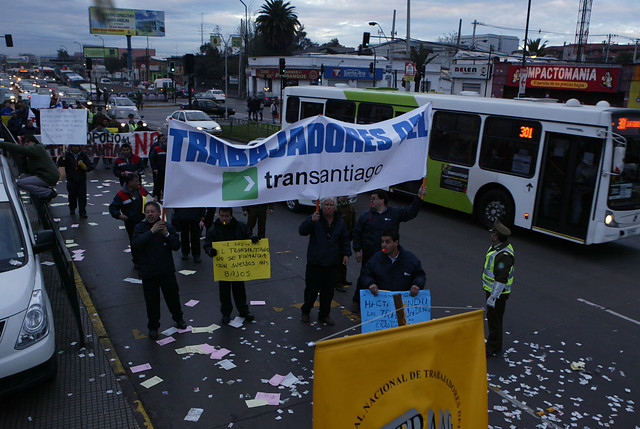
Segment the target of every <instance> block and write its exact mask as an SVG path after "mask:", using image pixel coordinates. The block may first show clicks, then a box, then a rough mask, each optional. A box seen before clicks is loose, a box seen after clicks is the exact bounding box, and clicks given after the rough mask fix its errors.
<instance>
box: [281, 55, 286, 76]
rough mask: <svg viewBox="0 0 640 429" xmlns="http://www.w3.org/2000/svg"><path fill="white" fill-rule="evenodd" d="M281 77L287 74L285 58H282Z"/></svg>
mask: <svg viewBox="0 0 640 429" xmlns="http://www.w3.org/2000/svg"><path fill="white" fill-rule="evenodd" d="M279 71H280V76H284V75H285V74H286V71H287V64H286V61H285V59H284V58H280V68H279Z"/></svg>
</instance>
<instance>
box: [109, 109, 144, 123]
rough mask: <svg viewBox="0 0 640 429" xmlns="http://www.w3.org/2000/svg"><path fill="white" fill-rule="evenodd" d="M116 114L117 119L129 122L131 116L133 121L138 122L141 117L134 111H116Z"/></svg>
mask: <svg viewBox="0 0 640 429" xmlns="http://www.w3.org/2000/svg"><path fill="white" fill-rule="evenodd" d="M115 112H116V113H115V114H114V116H115V118H116V119H125V120H127V121H128V120H129V115H131V114H133V119H135V120H136V122H137V121H139V120H140V115H137V114H136V113H135V112H134V111H132V110H116V111H115Z"/></svg>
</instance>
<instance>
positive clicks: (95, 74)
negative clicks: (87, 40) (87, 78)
mask: <svg viewBox="0 0 640 429" xmlns="http://www.w3.org/2000/svg"><path fill="white" fill-rule="evenodd" d="M94 36H96V37H99V38H100V40H102V65H104V66H105V70H106V65H105V57H104V39H103V38H102V36H100V35H99V34H94ZM94 77H95V80H96V101H98V102H99V101H100V96H99V94H100V92H99V91H100V88H98V73H94ZM104 98H105V100H104V101H105V103H106V101H107V94H106V93H105V95H104Z"/></svg>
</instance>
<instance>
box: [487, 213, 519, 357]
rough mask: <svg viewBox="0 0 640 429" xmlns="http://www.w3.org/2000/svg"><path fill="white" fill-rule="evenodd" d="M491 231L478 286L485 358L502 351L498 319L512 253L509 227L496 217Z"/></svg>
mask: <svg viewBox="0 0 640 429" xmlns="http://www.w3.org/2000/svg"><path fill="white" fill-rule="evenodd" d="M489 232H490V233H491V247H490V248H489V250H488V251H487V255H486V256H485V259H484V269H483V271H482V287H483V288H484V291H485V295H486V298H487V326H488V327H489V335H488V337H487V344H486V349H487V350H486V351H487V357H495V356H498V355H499V354H500V352H502V318H503V316H504V310H505V308H506V306H507V300H508V299H509V296H510V295H511V285H512V284H513V264H514V262H515V260H514V252H513V247H512V246H511V244H510V243H509V236H510V235H511V230H510V229H509V228H507V227H506V226H504V225H503V224H502V222H500V220H496V221H495V223H494V224H493V228H491V229H490V230H489Z"/></svg>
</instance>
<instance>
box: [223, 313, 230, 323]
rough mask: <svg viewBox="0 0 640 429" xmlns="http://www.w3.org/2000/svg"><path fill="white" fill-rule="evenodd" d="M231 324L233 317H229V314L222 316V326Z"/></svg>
mask: <svg viewBox="0 0 640 429" xmlns="http://www.w3.org/2000/svg"><path fill="white" fill-rule="evenodd" d="M229 322H231V316H229V315H228V314H225V315H223V316H222V324H223V325H226V324H228V323H229Z"/></svg>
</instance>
